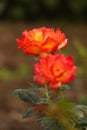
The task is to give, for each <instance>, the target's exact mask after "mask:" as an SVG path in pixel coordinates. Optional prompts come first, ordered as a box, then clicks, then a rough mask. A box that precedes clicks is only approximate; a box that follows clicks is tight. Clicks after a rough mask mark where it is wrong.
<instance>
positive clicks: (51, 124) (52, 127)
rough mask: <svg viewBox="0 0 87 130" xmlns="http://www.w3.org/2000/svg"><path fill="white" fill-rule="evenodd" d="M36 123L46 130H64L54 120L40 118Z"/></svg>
mask: <svg viewBox="0 0 87 130" xmlns="http://www.w3.org/2000/svg"><path fill="white" fill-rule="evenodd" d="M38 122H39V123H40V124H41V126H42V127H44V129H46V130H66V129H65V128H64V127H63V126H62V124H61V123H59V122H58V120H56V119H51V118H47V117H41V118H39V119H38Z"/></svg>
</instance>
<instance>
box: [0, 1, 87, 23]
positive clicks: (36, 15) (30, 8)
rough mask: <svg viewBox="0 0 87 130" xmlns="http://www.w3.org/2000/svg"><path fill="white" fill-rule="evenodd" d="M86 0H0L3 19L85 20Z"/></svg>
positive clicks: (0, 11) (86, 12)
mask: <svg viewBox="0 0 87 130" xmlns="http://www.w3.org/2000/svg"><path fill="white" fill-rule="evenodd" d="M86 16H87V0H0V18H1V19H3V20H15V21H18V20H23V21H25V20H37V19H52V20H53V19H55V20H60V21H61V20H64V21H74V22H76V21H78V22H81V21H84V22H86V21H87V17H86Z"/></svg>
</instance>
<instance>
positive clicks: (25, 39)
mask: <svg viewBox="0 0 87 130" xmlns="http://www.w3.org/2000/svg"><path fill="white" fill-rule="evenodd" d="M16 41H17V43H18V47H19V48H22V49H23V50H24V52H25V53H26V54H32V55H42V54H44V53H45V54H48V53H51V52H54V51H57V50H59V49H62V48H64V47H65V46H66V45H67V39H66V36H65V34H64V33H61V31H60V30H59V29H57V30H56V32H54V30H53V29H52V28H51V29H50V28H45V27H43V28H37V29H33V30H30V31H24V32H22V40H19V39H16Z"/></svg>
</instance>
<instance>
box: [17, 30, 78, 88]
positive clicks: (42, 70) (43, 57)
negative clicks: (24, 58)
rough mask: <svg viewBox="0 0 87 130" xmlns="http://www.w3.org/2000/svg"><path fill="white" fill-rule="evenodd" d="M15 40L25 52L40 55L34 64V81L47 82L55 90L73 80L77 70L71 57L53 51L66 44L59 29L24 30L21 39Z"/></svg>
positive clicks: (43, 83)
mask: <svg viewBox="0 0 87 130" xmlns="http://www.w3.org/2000/svg"><path fill="white" fill-rule="evenodd" d="M16 41H17V43H18V47H19V48H21V49H23V50H24V52H25V53H27V54H32V55H35V56H40V57H39V60H38V62H37V63H36V64H35V65H34V73H35V75H34V81H35V82H37V83H39V84H40V85H45V84H48V87H49V88H50V89H54V90H55V89H59V88H61V84H66V83H69V82H70V81H72V80H73V78H74V76H75V74H76V71H77V67H76V66H75V65H74V59H73V57H72V56H65V55H64V54H55V53H54V52H55V51H58V50H60V49H62V48H64V47H66V46H67V38H66V36H65V34H64V33H62V32H61V31H60V29H57V30H56V31H55V32H54V30H53V29H52V28H51V29H50V28H45V27H42V28H37V29H33V30H29V31H27V30H26V31H24V32H23V33H22V40H20V39H16Z"/></svg>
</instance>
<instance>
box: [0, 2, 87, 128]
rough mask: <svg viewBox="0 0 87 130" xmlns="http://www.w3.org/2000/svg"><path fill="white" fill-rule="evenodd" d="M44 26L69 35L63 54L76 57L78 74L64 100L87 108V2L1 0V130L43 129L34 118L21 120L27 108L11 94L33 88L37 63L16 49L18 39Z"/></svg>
mask: <svg viewBox="0 0 87 130" xmlns="http://www.w3.org/2000/svg"><path fill="white" fill-rule="evenodd" d="M43 26H45V27H51V28H52V27H53V28H54V29H55V30H56V28H60V29H61V31H62V32H64V33H65V34H66V37H67V38H68V47H67V48H64V49H63V50H61V53H65V54H66V55H73V56H74V58H75V64H76V65H77V66H78V73H77V75H76V77H75V79H74V80H73V81H72V82H71V83H70V86H71V90H70V91H67V92H65V96H66V97H67V98H68V99H69V100H72V101H74V102H76V103H78V104H86V105H87V0H0V130H20V129H21V130H36V128H37V129H38V130H41V129H42V128H41V127H40V126H38V124H37V123H36V122H34V120H35V117H33V118H31V119H30V120H29V119H27V120H22V119H21V114H22V112H23V111H24V110H25V109H26V108H27V107H28V105H27V104H25V103H23V102H21V101H20V99H18V98H17V97H14V96H13V95H12V93H13V91H14V90H15V89H17V88H28V87H30V86H29V82H31V81H32V76H33V63H34V57H33V56H29V55H26V54H24V52H23V51H21V50H19V49H18V48H17V47H18V46H17V43H16V38H21V33H22V31H24V30H26V29H27V30H30V29H33V28H36V27H43ZM32 122H33V124H34V125H33V126H32Z"/></svg>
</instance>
